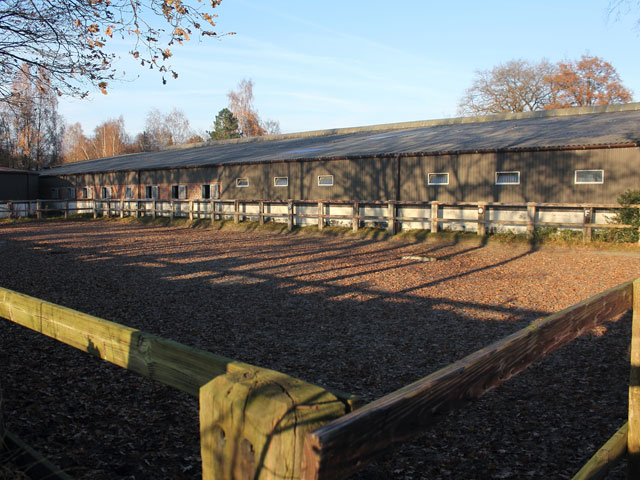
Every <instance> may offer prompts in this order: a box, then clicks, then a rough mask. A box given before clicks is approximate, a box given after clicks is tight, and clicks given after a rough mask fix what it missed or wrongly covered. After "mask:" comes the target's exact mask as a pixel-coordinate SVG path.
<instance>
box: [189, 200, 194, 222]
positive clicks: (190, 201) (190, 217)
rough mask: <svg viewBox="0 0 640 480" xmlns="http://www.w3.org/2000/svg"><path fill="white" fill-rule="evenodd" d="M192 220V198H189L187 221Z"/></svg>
mask: <svg viewBox="0 0 640 480" xmlns="http://www.w3.org/2000/svg"><path fill="white" fill-rule="evenodd" d="M191 220H193V200H189V221H191Z"/></svg>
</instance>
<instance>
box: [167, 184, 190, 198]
mask: <svg viewBox="0 0 640 480" xmlns="http://www.w3.org/2000/svg"><path fill="white" fill-rule="evenodd" d="M186 198H187V186H186V185H171V199H172V200H185V199H186Z"/></svg>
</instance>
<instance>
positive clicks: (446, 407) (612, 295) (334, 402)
mask: <svg viewBox="0 0 640 480" xmlns="http://www.w3.org/2000/svg"><path fill="white" fill-rule="evenodd" d="M630 309H633V338H632V350H631V379H630V387H629V422H628V431H626V430H625V429H624V428H623V429H621V430H620V431H619V432H617V433H616V434H615V435H614V436H613V437H612V439H611V440H610V441H609V442H607V444H606V445H605V446H604V447H603V448H602V449H601V450H600V451H599V452H598V453H596V455H595V456H594V458H593V459H592V460H591V461H590V462H588V463H587V464H586V465H585V467H584V468H583V469H582V470H580V472H579V473H578V474H577V475H576V477H575V479H576V480H583V479H587V478H589V479H591V478H602V476H603V475H604V474H605V473H606V472H607V471H608V470H609V469H610V468H611V466H612V465H613V464H614V463H615V462H616V461H617V460H619V459H620V458H621V457H622V456H623V455H624V453H626V452H627V451H628V452H629V465H630V467H629V472H630V473H629V478H634V479H635V478H640V477H639V476H638V475H637V473H638V472H639V471H640V381H639V379H640V375H639V372H640V279H637V280H635V281H629V282H626V283H624V284H621V285H619V286H617V287H615V288H612V289H610V290H607V291H606V292H602V293H600V294H598V295H596V296H594V297H592V298H589V299H587V300H584V301H582V302H580V303H578V304H576V305H574V306H572V307H570V308H567V309H565V310H563V311H561V312H558V313H556V314H553V315H551V316H549V317H546V318H544V319H541V320H539V321H536V322H534V323H532V324H531V325H529V326H528V327H526V328H524V329H522V330H520V331H518V332H516V333H514V334H512V335H509V336H508V337H506V338H504V339H502V340H500V341H497V342H495V343H493V344H491V345H489V346H487V347H485V348H483V349H481V350H478V351H477V352H475V353H472V354H471V355H469V356H467V357H465V358H463V359H462V360H460V361H458V362H455V363H453V364H451V365H449V366H447V367H445V368H443V369H442V370H439V371H437V372H435V373H433V374H431V375H429V376H427V377H425V378H423V379H421V380H418V381H417V382H414V383H412V384H410V385H407V386H406V387H403V388H401V389H400V390H398V391H396V392H393V393H391V394H389V395H386V396H384V397H382V398H380V399H379V400H376V401H374V402H372V403H370V404H368V405H366V406H364V407H362V408H356V407H357V399H356V398H355V397H352V396H349V395H346V394H340V393H336V392H331V391H329V390H326V389H323V388H321V387H318V386H315V385H310V384H307V383H305V382H302V381H300V380H296V379H294V378H291V377H288V376H286V375H284V374H281V373H278V372H274V371H270V370H266V369H262V368H258V367H254V366H251V365H248V364H245V363H242V362H237V361H234V360H230V359H227V358H224V357H220V356H217V355H214V354H212V353H208V352H204V351H201V350H197V349H193V348H190V347H187V346H185V345H181V344H179V343H176V342H173V341H170V340H166V339H162V338H159V337H156V336H153V335H148V334H146V333H143V332H141V331H139V330H135V329H131V328H128V327H125V326H123V325H119V324H116V323H113V322H108V321H106V320H102V319H99V318H96V317H92V316H90V315H86V314H83V313H80V312H77V311H74V310H71V309H68V308H65V307H61V306H58V305H54V304H52V303H49V302H45V301H42V300H38V299H35V298H32V297H28V296H26V295H22V294H19V293H16V292H13V291H10V290H7V289H2V288H0V317H4V318H6V319H8V320H10V321H13V322H15V323H18V324H20V325H23V326H25V327H27V328H30V329H32V330H35V331H38V332H40V333H42V334H44V335H48V336H50V337H52V338H55V339H57V340H59V341H61V342H64V343H67V344H69V345H71V346H74V347H76V348H78V349H80V350H82V351H85V352H87V353H91V354H93V355H96V356H98V357H100V358H102V359H104V360H107V361H109V362H111V363H114V364H116V365H120V366H122V367H124V368H127V369H129V370H133V371H135V372H138V373H140V374H142V375H144V376H147V377H150V378H154V379H156V380H158V381H160V382H162V383H164V384H166V385H170V386H172V387H175V388H178V389H180V390H183V391H185V392H187V393H189V394H191V395H194V396H197V397H198V398H199V400H200V433H201V454H202V462H203V478H205V479H214V478H215V479H254V478H257V479H272V478H273V479H275V478H287V479H304V480H325V479H327V480H328V479H332V480H339V479H343V478H347V477H348V476H350V475H351V474H353V473H354V472H356V471H357V470H358V469H360V468H362V467H363V466H364V465H366V464H367V463H368V462H370V461H371V460H373V459H374V458H375V457H376V456H377V455H378V454H380V453H382V452H383V451H384V450H385V449H387V448H388V447H389V446H390V445H392V444H395V443H398V442H402V441H405V440H407V439H410V438H412V437H414V436H416V435H419V434H420V433H421V432H423V431H424V430H425V429H426V428H429V427H430V426H431V425H433V424H434V423H435V422H437V421H438V420H440V419H441V418H443V417H444V414H446V413H447V412H448V411H451V410H453V409H456V408H460V407H461V406H464V405H465V404H467V403H468V402H471V401H473V400H475V399H478V398H480V397H481V396H482V395H484V394H485V393H486V392H488V391H490V390H492V389H494V388H496V387H498V386H499V385H501V384H502V383H504V382H505V381H507V380H508V379H509V378H511V377H513V376H514V375H516V374H518V373H519V372H521V371H522V370H524V369H525V368H527V367H528V366H529V365H531V364H533V363H534V362H536V361H539V360H541V359H542V358H544V357H545V356H546V355H548V354H549V353H551V352H553V351H555V350H556V349H558V348H560V347H562V346H563V345H565V344H567V343H569V342H571V341H572V340H574V339H575V338H577V337H578V336H580V335H582V334H583V333H585V332H587V331H589V330H590V329H592V328H593V327H596V326H598V325H600V324H602V323H603V322H606V321H615V320H617V319H618V318H619V317H620V316H621V315H622V314H624V313H625V312H627V311H629V310H630ZM247 405H248V407H247Z"/></svg>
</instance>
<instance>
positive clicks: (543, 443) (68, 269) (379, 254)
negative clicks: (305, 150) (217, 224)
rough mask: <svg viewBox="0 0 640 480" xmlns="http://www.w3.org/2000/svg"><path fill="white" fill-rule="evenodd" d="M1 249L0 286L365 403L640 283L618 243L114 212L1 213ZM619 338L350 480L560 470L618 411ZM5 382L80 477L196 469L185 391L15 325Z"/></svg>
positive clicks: (625, 337) (53, 455)
mask: <svg viewBox="0 0 640 480" xmlns="http://www.w3.org/2000/svg"><path fill="white" fill-rule="evenodd" d="M407 256H422V257H426V256H428V257H434V258H435V259H437V261H434V262H422V261H418V260H411V259H403V258H402V257H407ZM0 258H1V259H2V266H1V268H0V285H2V286H3V287H7V288H10V289H14V290H17V291H19V292H23V293H26V294H29V295H33V296H36V297H39V298H42V299H45V300H48V301H51V302H55V303H58V304H61V305H65V306H68V307H71V308H74V309H77V310H80V311H83V312H87V313H90V314H93V315H97V316H99V317H102V318H106V319H108V320H112V321H115V322H119V323H123V324H125V325H128V326H131V327H134V328H139V329H142V330H144V331H147V332H150V333H154V334H158V335H161V336H164V337H167V338H171V339H173V340H177V341H179V342H182V343H185V344H188V345H192V346H195V347H198V348H202V349H206V350H209V351H211V352H215V353H218V354H222V355H225V356H227V357H231V358H234V359H239V360H243V361H246V362H249V363H253V364H256V365H260V366H264V367H268V368H272V369H275V370H279V371H282V372H285V373H287V374H290V375H293V376H296V377H299V378H302V379H304V380H307V381H310V382H313V383H317V384H320V385H324V386H327V387H331V388H335V389H339V390H343V391H348V392H351V393H355V394H357V395H359V396H361V397H362V398H363V399H364V400H365V401H370V400H373V399H375V398H378V397H380V396H382V395H383V394H385V393H389V392H391V391H393V390H396V389H398V388H400V387H402V386H403V385H406V384H407V383H410V382H412V381H414V380H417V379H419V378H422V377H424V376H426V375H428V374H429V373H431V372H433V371H435V370H437V369H439V368H441V367H443V366H445V365H447V364H449V363H451V362H453V361H455V360H457V359H459V358H461V357H463V356H464V355H467V354H469V353H471V352H473V351H475V350H477V349H479V348H481V347H483V346H485V345H487V344H489V343H490V342H492V341H494V340H497V339H499V338H502V337H504V336H506V335H508V334H510V333H512V332H514V331H516V330H518V329H520V328H522V327H524V326H525V325H527V324H528V323H529V322H531V321H533V320H535V319H537V318H541V317H543V316H546V315H548V314H550V313H553V312H556V311H559V310H561V309H563V308H565V307H568V306H570V305H572V304H574V303H576V302H578V301H580V300H582V299H585V298H587V297H589V296H591V295H594V294H596V293H598V292H600V291H602V290H605V289H607V288H609V287H612V286H615V285H617V284H619V283H621V282H623V281H625V280H629V279H631V278H635V277H638V276H640V256H638V255H637V254H635V253H632V252H628V251H627V252H607V251H600V250H595V249H589V248H579V249H557V248H556V249H553V248H542V249H534V248H531V247H530V246H528V245H519V246H518V245H516V246H513V245H498V244H495V245H494V244H488V245H482V244H479V243H459V244H454V243H403V242H401V241H395V240H392V241H372V240H367V239H363V238H358V237H349V236H347V237H343V238H335V237H327V236H321V235H306V234H297V235H294V234H275V233H270V232H267V231H261V230H255V231H248V232H245V231H238V230H226V229H225V230H217V229H211V228H209V229H193V228H187V227H184V226H182V227H159V226H144V225H139V224H128V223H122V222H117V221H97V222H90V221H86V222H85V221H82V222H67V223H64V222H45V223H22V224H4V225H0ZM629 333H630V316H629V315H627V316H625V317H623V318H622V319H621V320H620V321H618V322H615V323H611V324H607V326H606V328H601V329H599V330H598V331H595V332H592V333H590V334H589V335H586V336H584V337H582V338H580V339H578V340H576V341H575V342H573V343H572V344H570V345H569V346H567V347H565V348H563V349H561V350H560V351H559V352H557V353H555V354H553V355H552V356H550V357H549V358H548V359H546V360H545V361H543V362H541V363H539V364H537V365H535V366H534V367H532V368H530V369H529V370H527V371H525V372H524V373H522V374H521V375H519V376H517V377H516V378H514V379H512V380H510V381H509V382H508V383H507V384H506V385H504V386H503V387H501V388H499V389H498V390H496V391H494V392H492V393H490V394H488V395H487V396H485V397H484V398H483V399H482V400H481V401H479V402H477V403H475V404H472V405H471V406H469V407H468V408H465V409H463V410H459V411H457V412H455V413H453V414H451V415H449V416H448V417H447V418H445V419H443V421H442V422H440V423H439V424H437V425H436V426H434V427H433V428H432V429H431V430H429V431H427V432H425V434H424V435H422V436H421V437H420V438H418V439H416V440H414V441H411V442H408V443H407V444H405V445H402V446H399V447H397V448H396V449H394V451H390V452H389V453H388V454H387V455H386V456H384V457H383V458H381V459H379V460H378V461H377V462H376V463H375V464H372V465H370V466H368V467H367V468H366V469H364V470H363V471H362V472H361V473H359V474H358V475H357V477H356V478H358V479H389V478H391V479H396V478H397V479H427V478H429V479H474V478H477V479H506V478H509V479H516V478H517V479H523V478H525V479H526V478H571V476H572V475H573V474H574V473H575V472H576V471H577V470H578V469H579V468H580V466H581V465H582V464H583V463H584V462H585V461H586V460H587V459H588V458H589V457H590V456H591V455H592V454H593V453H594V452H595V451H596V450H597V449H598V448H599V447H600V446H601V445H602V444H603V443H604V442H605V441H606V440H607V439H608V438H609V437H610V436H611V435H612V434H613V433H614V432H615V431H616V430H617V429H618V428H619V427H620V426H621V425H622V424H623V423H624V421H625V418H626V409H627V400H626V395H627V387H626V385H627V382H628V376H629V368H628V347H629V340H630V339H629ZM0 382H2V387H3V391H4V398H5V405H4V410H5V415H6V417H7V418H6V420H7V426H8V429H10V430H11V431H13V432H14V433H16V434H18V435H19V436H20V437H21V438H22V439H23V440H25V441H26V442H28V443H29V444H30V445H31V446H32V447H34V448H36V449H37V450H39V451H40V452H42V453H43V454H45V455H46V456H48V457H49V458H50V459H51V460H52V461H53V463H55V464H57V465H58V466H59V467H62V468H63V469H64V470H65V471H66V472H67V473H69V474H70V475H72V476H74V477H76V478H79V479H92V480H102V479H154V480H158V479H195V478H199V477H200V464H199V439H198V415H197V402H196V400H195V399H192V398H190V397H188V396H187V395H185V394H182V393H180V392H178V391H174V390H171V389H170V388H168V387H164V386H163V385H161V384H158V383H155V382H153V381H150V380H147V379H145V378H141V377H139V376H137V375H135V374H132V373H129V372H126V371H124V370H122V369H120V368H118V367H114V366H112V365H109V364H107V363H105V362H102V361H100V360H98V359H95V358H93V357H89V356H88V355H86V354H83V353H81V352H78V351H76V350H74V349H72V348H70V347H67V346H65V345H62V344H59V343H57V342H55V341H53V340H51V339H48V338H45V337H43V336H40V335H38V334H36V333H34V332H30V331H28V330H26V329H24V328H22V327H19V326H16V325H13V324H11V323H10V322H7V321H0ZM611 478H623V477H622V476H620V477H616V476H615V475H614V476H613V477H611Z"/></svg>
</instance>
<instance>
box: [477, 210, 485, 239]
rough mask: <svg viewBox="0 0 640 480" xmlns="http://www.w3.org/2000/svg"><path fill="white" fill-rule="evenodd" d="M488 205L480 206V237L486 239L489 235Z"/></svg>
mask: <svg viewBox="0 0 640 480" xmlns="http://www.w3.org/2000/svg"><path fill="white" fill-rule="evenodd" d="M486 221H487V204H486V203H479V204H478V235H480V236H482V237H484V236H485V235H486V234H487V224H486Z"/></svg>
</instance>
